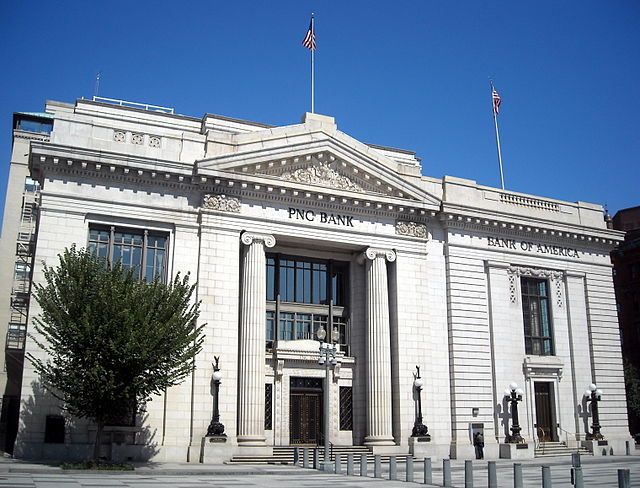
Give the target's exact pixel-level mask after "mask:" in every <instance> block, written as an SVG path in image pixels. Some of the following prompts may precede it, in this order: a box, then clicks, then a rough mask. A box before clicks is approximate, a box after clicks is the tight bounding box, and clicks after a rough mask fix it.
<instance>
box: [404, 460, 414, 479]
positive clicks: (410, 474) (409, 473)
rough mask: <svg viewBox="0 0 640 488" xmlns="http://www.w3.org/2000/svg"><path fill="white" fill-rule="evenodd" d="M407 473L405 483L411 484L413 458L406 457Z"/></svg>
mask: <svg viewBox="0 0 640 488" xmlns="http://www.w3.org/2000/svg"><path fill="white" fill-rule="evenodd" d="M405 467H406V468H407V472H406V473H405V478H404V479H405V481H408V482H410V483H413V457H412V456H410V455H409V456H407V464H406V465H405Z"/></svg>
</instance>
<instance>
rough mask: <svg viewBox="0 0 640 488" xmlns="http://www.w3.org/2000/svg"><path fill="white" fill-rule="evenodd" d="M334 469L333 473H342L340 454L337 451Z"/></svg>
mask: <svg viewBox="0 0 640 488" xmlns="http://www.w3.org/2000/svg"><path fill="white" fill-rule="evenodd" d="M335 465H336V469H335V471H334V472H335V473H336V474H342V454H340V453H339V452H336V462H335Z"/></svg>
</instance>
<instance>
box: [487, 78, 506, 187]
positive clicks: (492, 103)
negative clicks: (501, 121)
mask: <svg viewBox="0 0 640 488" xmlns="http://www.w3.org/2000/svg"><path fill="white" fill-rule="evenodd" d="M490 84H491V111H492V112H493V125H494V126H495V129H496V147H497V148H498V165H499V166H500V184H501V185H502V189H503V190H504V172H503V171H502V151H501V150H500V133H499V132H498V114H497V111H496V104H495V101H494V99H493V93H494V92H495V89H494V88H493V82H490Z"/></svg>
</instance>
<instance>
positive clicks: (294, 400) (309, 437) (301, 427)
mask: <svg viewBox="0 0 640 488" xmlns="http://www.w3.org/2000/svg"><path fill="white" fill-rule="evenodd" d="M322 393H323V392H322V379H321V378H296V377H292V378H291V382H290V392H289V396H290V401H289V442H290V443H291V444H296V445H300V444H307V445H318V444H320V443H321V442H322V439H321V437H322V420H323V419H322Z"/></svg>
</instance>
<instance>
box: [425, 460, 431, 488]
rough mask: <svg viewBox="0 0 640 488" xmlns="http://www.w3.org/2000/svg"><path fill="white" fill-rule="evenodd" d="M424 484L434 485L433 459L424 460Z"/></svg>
mask: <svg viewBox="0 0 640 488" xmlns="http://www.w3.org/2000/svg"><path fill="white" fill-rule="evenodd" d="M424 484H425V485H432V484H433V471H432V470H431V458H424Z"/></svg>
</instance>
